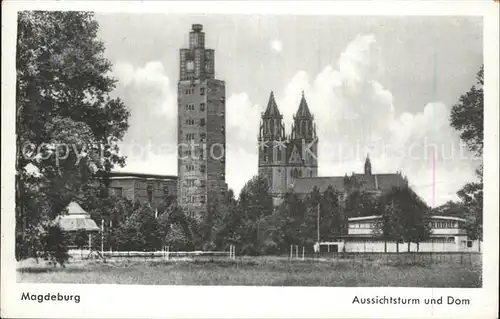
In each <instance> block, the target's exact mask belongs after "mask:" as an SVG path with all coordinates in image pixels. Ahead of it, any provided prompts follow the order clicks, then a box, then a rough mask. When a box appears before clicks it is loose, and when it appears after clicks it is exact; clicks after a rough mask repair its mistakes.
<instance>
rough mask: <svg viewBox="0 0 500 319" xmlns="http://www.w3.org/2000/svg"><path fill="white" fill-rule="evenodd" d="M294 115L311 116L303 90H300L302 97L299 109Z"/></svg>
mask: <svg viewBox="0 0 500 319" xmlns="http://www.w3.org/2000/svg"><path fill="white" fill-rule="evenodd" d="M295 117H301V118H311V117H312V116H311V112H310V111H309V106H307V101H306V98H305V97H304V91H302V98H301V99H300V104H299V110H298V111H297V114H295Z"/></svg>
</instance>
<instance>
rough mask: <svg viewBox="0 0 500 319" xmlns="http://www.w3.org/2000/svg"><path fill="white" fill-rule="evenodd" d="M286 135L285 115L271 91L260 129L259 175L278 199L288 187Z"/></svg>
mask: <svg viewBox="0 0 500 319" xmlns="http://www.w3.org/2000/svg"><path fill="white" fill-rule="evenodd" d="M285 137H286V136H285V126H284V125H283V115H281V113H280V111H279V109H278V105H277V104H276V101H275V99H274V94H273V92H271V95H270V96H269V102H268V103H267V108H266V111H265V112H264V113H263V114H262V119H261V123H260V129H259V139H258V140H259V176H261V177H264V178H265V179H266V180H267V182H268V185H269V189H270V191H271V194H272V196H273V197H274V198H275V199H276V200H277V199H278V198H279V197H280V196H281V195H282V194H284V193H285V192H286V188H287V183H286V169H285V166H286V142H285ZM276 200H275V203H276Z"/></svg>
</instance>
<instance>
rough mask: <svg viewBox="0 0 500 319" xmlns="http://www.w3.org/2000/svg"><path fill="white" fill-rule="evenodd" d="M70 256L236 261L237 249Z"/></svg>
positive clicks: (74, 253) (79, 254)
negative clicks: (220, 259)
mask: <svg viewBox="0 0 500 319" xmlns="http://www.w3.org/2000/svg"><path fill="white" fill-rule="evenodd" d="M69 255H70V256H71V257H72V258H73V259H93V258H104V259H144V260H158V259H163V260H171V259H172V260H178V259H195V258H197V259H203V258H204V257H206V258H210V257H219V258H220V257H222V258H224V257H225V258H229V259H233V260H234V259H235V257H236V254H235V247H234V245H230V247H229V251H171V250H170V249H169V248H168V247H166V248H165V249H164V250H161V251H96V250H92V251H89V250H88V249H81V250H79V249H71V250H69Z"/></svg>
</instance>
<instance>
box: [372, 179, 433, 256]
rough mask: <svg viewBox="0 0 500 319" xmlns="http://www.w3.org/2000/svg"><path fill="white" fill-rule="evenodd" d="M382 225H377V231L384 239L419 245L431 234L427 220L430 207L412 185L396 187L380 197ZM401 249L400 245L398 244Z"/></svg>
mask: <svg viewBox="0 0 500 319" xmlns="http://www.w3.org/2000/svg"><path fill="white" fill-rule="evenodd" d="M380 207H381V209H382V220H381V223H382V225H380V224H379V225H377V226H376V227H375V228H376V229H377V233H379V234H382V235H383V238H384V239H386V240H387V239H390V240H394V241H396V242H397V243H399V242H402V241H404V242H406V243H408V251H410V244H411V243H412V242H414V243H417V245H418V244H419V243H420V242H422V241H425V240H427V239H428V238H429V236H430V228H429V224H428V222H427V216H428V211H429V208H428V206H427V205H426V204H425V202H424V201H423V200H422V199H421V198H420V197H419V196H418V195H417V194H416V193H415V192H414V191H413V190H412V189H411V188H410V187H407V186H405V187H395V188H393V189H392V191H390V192H389V193H387V194H385V195H383V196H382V197H381V198H380ZM398 249H399V246H398Z"/></svg>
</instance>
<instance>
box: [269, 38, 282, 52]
mask: <svg viewBox="0 0 500 319" xmlns="http://www.w3.org/2000/svg"><path fill="white" fill-rule="evenodd" d="M271 48H272V49H273V50H274V51H276V52H281V51H282V50H283V44H282V43H281V41H279V40H274V41H272V42H271Z"/></svg>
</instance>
